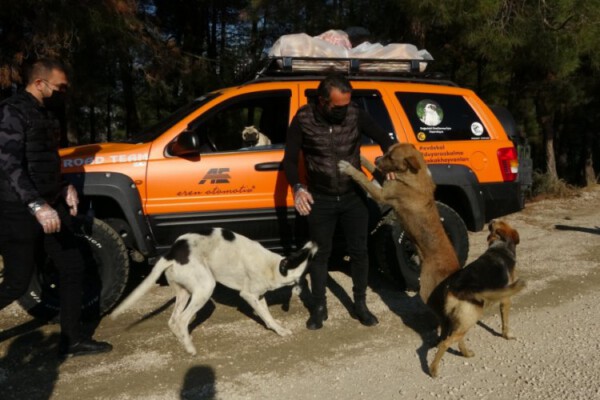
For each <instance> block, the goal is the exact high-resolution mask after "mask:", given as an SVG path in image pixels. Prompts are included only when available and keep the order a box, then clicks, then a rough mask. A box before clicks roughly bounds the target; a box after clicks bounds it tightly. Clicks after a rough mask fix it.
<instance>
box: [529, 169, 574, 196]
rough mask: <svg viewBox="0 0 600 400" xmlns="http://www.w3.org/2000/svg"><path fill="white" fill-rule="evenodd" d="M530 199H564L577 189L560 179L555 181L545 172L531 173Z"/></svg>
mask: <svg viewBox="0 0 600 400" xmlns="http://www.w3.org/2000/svg"><path fill="white" fill-rule="evenodd" d="M532 186H533V187H532V190H531V191H532V197H533V198H534V199H540V198H565V197H570V196H573V195H574V194H575V193H576V192H577V189H576V188H575V187H573V186H571V185H569V184H568V183H566V182H565V181H563V180H562V179H560V178H559V179H557V178H554V177H553V176H551V175H550V174H548V173H547V172H543V173H542V172H539V171H534V172H533V185H532Z"/></svg>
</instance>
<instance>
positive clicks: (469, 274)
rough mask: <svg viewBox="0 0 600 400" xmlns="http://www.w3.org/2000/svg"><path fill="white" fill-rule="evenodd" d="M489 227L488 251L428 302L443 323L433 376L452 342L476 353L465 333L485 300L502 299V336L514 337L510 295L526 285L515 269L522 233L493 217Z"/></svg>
mask: <svg viewBox="0 0 600 400" xmlns="http://www.w3.org/2000/svg"><path fill="white" fill-rule="evenodd" d="M489 230H490V234H489V235H488V238H487V241H488V245H489V247H488V249H487V250H486V251H485V253H483V254H482V255H481V256H480V257H479V258H478V259H477V260H475V261H473V262H472V263H470V264H469V265H467V266H466V267H465V268H463V269H461V270H459V271H457V272H455V273H454V274H452V275H450V276H449V277H448V278H447V279H446V280H445V281H444V282H442V284H440V285H439V286H438V287H437V288H436V289H435V291H434V292H433V294H432V295H431V297H430V302H429V305H430V306H431V307H432V308H433V310H434V311H435V312H436V314H437V315H438V317H439V318H440V320H441V327H442V333H441V339H442V340H441V342H440V343H439V345H438V350H437V353H436V355H435V357H434V359H433V362H432V363H431V365H430V367H429V372H430V374H431V376H432V377H436V376H437V374H438V365H439V363H440V361H441V359H442V356H443V355H444V353H445V352H446V351H447V350H448V348H449V347H450V346H451V345H452V344H453V343H456V342H458V348H459V349H460V352H461V353H462V354H463V356H465V357H472V356H473V355H474V353H473V352H472V351H470V350H469V349H467V347H466V345H465V342H464V337H465V334H466V333H467V331H468V330H469V329H471V328H472V327H473V326H474V325H475V324H476V323H477V321H479V319H480V318H481V316H482V315H483V309H484V305H485V304H486V303H489V302H496V301H499V302H500V315H501V319H502V337H504V338H505V339H512V337H511V336H510V333H509V326H508V313H509V310H510V305H511V296H513V295H515V294H517V293H519V292H520V291H521V290H522V289H523V288H524V287H525V282H524V281H523V280H520V279H517V276H516V272H515V266H516V246H517V244H519V234H518V232H517V231H516V230H515V229H513V228H512V227H511V226H510V225H509V224H507V223H506V222H502V221H491V222H490V224H489Z"/></svg>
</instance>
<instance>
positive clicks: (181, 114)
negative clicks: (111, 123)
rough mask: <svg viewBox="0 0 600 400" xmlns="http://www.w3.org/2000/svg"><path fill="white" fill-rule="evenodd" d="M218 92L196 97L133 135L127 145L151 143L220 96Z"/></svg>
mask: <svg viewBox="0 0 600 400" xmlns="http://www.w3.org/2000/svg"><path fill="white" fill-rule="evenodd" d="M220 95H221V93H220V92H212V93H208V94H205V95H204V96H201V97H198V98H197V99H195V100H193V101H192V102H190V103H188V104H186V105H185V106H183V107H181V108H180V109H178V110H176V111H175V112H173V113H172V114H169V115H168V116H167V117H165V118H163V119H162V120H160V121H158V122H157V123H156V124H154V125H151V126H149V127H147V128H145V129H144V130H142V131H141V132H139V133H137V134H134V135H133V137H131V138H130V139H128V140H127V142H129V143H146V142H151V141H153V140H154V139H156V138H157V137H159V136H160V135H161V134H163V133H164V132H165V131H166V130H168V129H169V128H170V127H172V126H173V125H175V124H176V123H177V122H179V121H181V120H182V119H183V118H185V117H186V116H187V115H189V114H190V113H192V112H194V111H195V110H197V109H198V108H199V107H202V106H203V105H204V104H206V103H208V102H209V101H210V100H212V99H214V98H216V97H218V96H220Z"/></svg>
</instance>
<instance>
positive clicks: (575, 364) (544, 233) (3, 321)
mask: <svg viewBox="0 0 600 400" xmlns="http://www.w3.org/2000/svg"><path fill="white" fill-rule="evenodd" d="M599 205H600V186H596V187H594V188H592V189H589V190H585V191H582V192H580V193H579V194H578V195H577V196H575V197H572V198H569V199H561V200H544V201H540V202H535V203H531V204H528V205H527V207H526V209H525V210H524V211H523V212H520V213H517V214H513V215H510V216H508V217H507V218H506V219H507V220H508V221H509V222H511V223H512V224H513V225H514V226H515V227H516V228H517V229H518V230H519V232H520V234H521V245H520V246H519V247H518V260H519V262H518V268H519V271H520V276H521V277H522V278H524V279H526V280H527V282H528V287H527V288H526V289H525V291H524V292H523V293H521V294H520V295H518V296H517V297H516V298H515V299H514V303H513V304H514V306H513V313H512V319H511V321H512V333H513V334H514V335H515V336H516V337H517V339H516V340H512V341H506V340H504V339H502V338H500V337H498V336H497V333H498V332H499V329H500V318H499V315H498V311H497V309H495V308H492V309H489V310H487V313H486V315H485V317H484V318H483V320H482V323H481V324H480V325H479V326H477V327H475V328H474V329H472V330H471V332H470V333H469V335H468V336H467V344H468V345H469V347H470V348H471V349H472V350H473V351H474V352H475V357H473V358H468V359H467V358H463V357H461V356H460V355H458V354H457V352H453V353H449V354H447V355H446V356H445V357H444V359H443V361H442V363H441V365H440V377H439V378H437V379H432V378H431V377H429V375H428V374H427V364H428V361H431V358H432V357H433V354H434V350H432V349H429V345H428V343H429V342H430V341H431V336H430V335H429V334H427V333H426V332H428V327H429V326H430V324H429V323H428V322H427V321H428V314H427V311H426V310H425V309H424V308H423V306H421V305H420V303H419V301H417V299H416V298H415V297H413V295H414V294H410V293H409V294H406V293H402V292H398V291H397V290H394V288H393V286H392V285H390V284H389V283H387V282H384V281H382V280H381V278H377V277H375V279H373V282H372V283H371V285H370V291H369V294H368V299H369V304H370V306H371V308H372V310H373V311H374V312H375V313H376V314H377V315H378V317H379V319H380V321H381V322H380V324H379V325H378V326H376V327H373V328H367V327H364V326H362V325H360V324H359V323H358V322H357V321H356V320H353V319H352V318H351V317H350V315H349V308H350V307H351V300H350V297H349V296H348V294H349V293H351V290H350V287H351V282H350V278H349V276H348V274H347V271H334V272H332V273H331V279H330V285H329V290H330V292H329V294H328V296H329V297H328V298H329V305H330V319H329V320H328V321H327V322H326V324H325V327H324V328H323V329H321V330H319V331H308V330H306V328H305V327H304V323H305V320H306V318H307V315H308V313H307V310H306V308H305V307H304V306H303V304H302V302H301V301H300V299H298V298H297V297H295V296H292V297H291V299H289V297H290V295H289V292H288V291H280V292H278V293H275V294H274V295H273V296H270V297H269V298H268V300H269V304H270V310H271V312H272V314H273V315H274V316H275V318H278V319H280V320H281V321H282V322H283V323H284V324H285V325H286V326H287V327H289V328H290V329H292V330H293V331H294V335H292V336H290V337H285V338H282V337H279V336H277V335H276V334H275V333H273V332H271V331H268V330H267V329H265V328H264V326H263V325H262V323H260V322H259V321H258V320H257V319H256V318H254V317H253V316H252V313H251V310H250V308H249V307H248V306H246V305H245V304H244V303H243V301H242V300H239V299H238V297H237V296H236V295H235V293H232V292H229V291H227V290H225V289H219V290H218V291H217V292H216V294H215V297H214V299H213V301H212V302H211V303H210V304H208V305H207V306H206V307H205V308H204V309H203V310H202V311H201V313H200V315H199V318H198V321H197V322H198V324H196V326H195V327H194V329H193V332H192V334H193V339H194V343H195V345H196V346H197V348H198V355H197V356H195V357H191V356H189V355H187V354H186V353H185V352H184V351H183V348H182V347H181V346H180V345H179V344H178V343H177V341H176V340H175V338H174V337H173V336H172V335H171V333H170V331H169V330H168V328H167V320H168V317H169V315H170V312H171V308H172V303H171V302H170V290H169V289H168V287H164V286H156V287H155V288H154V289H153V290H152V292H151V293H149V294H148V295H147V297H145V298H144V299H143V301H142V302H141V304H139V306H138V307H137V308H136V309H135V310H133V311H130V312H129V313H126V314H125V315H123V316H122V317H120V318H119V319H117V320H116V321H112V320H110V319H109V318H105V319H104V320H103V321H102V322H101V323H100V325H99V326H98V327H97V329H96V338H98V339H101V340H109V341H110V342H111V343H113V344H114V346H115V349H114V351H113V352H112V353H109V354H106V355H99V356H90V357H80V358H74V359H69V360H67V361H65V362H63V363H59V362H58V361H57V360H56V357H55V353H56V346H57V332H58V327H57V326H56V325H44V326H41V327H35V325H36V323H35V321H31V319H30V318H29V317H28V316H27V315H26V314H24V313H23V312H22V311H21V310H20V309H19V308H18V306H16V305H13V306H10V307H9V308H7V309H5V310H3V311H2V312H0V399H111V400H114V399H123V400H126V399H127V400H128V399H132V400H133V399H211V398H216V399H325V398H327V399H362V398H364V399H527V400H530V399H582V400H583V399H585V400H588V399H593V398H596V399H600V342H599V341H598V339H597V332H598V331H599V330H600V307H598V305H597V304H598V302H599V300H600V291H599V289H600V273H599V267H600V207H599ZM485 237H486V232H478V233H475V234H471V235H470V240H471V249H470V259H472V258H473V257H476V256H477V255H479V254H481V253H482V252H483V250H484V248H485ZM288 300H289V301H288ZM424 332H425V333H424Z"/></svg>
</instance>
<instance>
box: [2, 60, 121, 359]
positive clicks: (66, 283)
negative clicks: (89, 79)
mask: <svg viewBox="0 0 600 400" xmlns="http://www.w3.org/2000/svg"><path fill="white" fill-rule="evenodd" d="M67 88H68V80H67V76H66V73H65V69H64V67H63V66H62V65H61V64H60V63H58V62H56V61H53V60H46V59H43V60H38V61H37V62H35V63H33V65H32V66H31V67H30V68H29V70H28V72H27V86H26V87H25V90H24V91H21V92H19V93H17V94H15V95H14V96H12V97H10V98H9V99H7V100H5V101H3V102H2V103H0V227H1V229H0V254H2V257H3V259H4V280H3V281H2V283H1V284H0V310H1V309H3V308H4V307H6V306H7V305H9V304H10V303H12V302H13V301H15V300H17V299H18V298H19V297H21V296H22V295H23V294H24V293H25V291H26V290H27V287H28V285H29V282H30V281H31V277H32V275H33V273H34V269H35V258H36V253H37V251H38V250H41V249H39V248H38V246H39V245H43V247H44V250H45V252H46V253H47V255H48V256H49V257H50V258H51V259H52V261H53V262H54V265H55V267H56V268H57V270H58V272H59V286H60V293H59V295H60V326H61V341H60V345H59V356H60V357H69V356H77V355H84V354H93V353H103V352H107V351H110V350H112V346H111V345H110V344H109V343H105V342H97V341H94V340H92V339H91V338H89V337H85V336H84V335H83V334H82V329H81V326H80V317H81V302H82V290H83V272H84V261H83V257H82V254H81V252H80V250H79V248H78V246H77V240H76V237H75V235H74V232H73V221H72V217H73V216H75V215H77V204H78V197H77V191H76V190H75V188H74V187H73V186H71V185H66V184H64V183H63V182H62V179H61V172H60V158H59V155H58V147H59V140H60V126H59V123H58V121H57V120H56V118H55V116H54V115H55V113H57V112H61V111H62V110H63V109H64V99H65V94H66V91H67Z"/></svg>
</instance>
